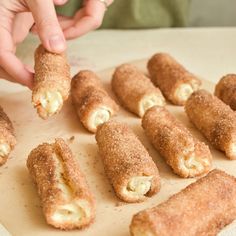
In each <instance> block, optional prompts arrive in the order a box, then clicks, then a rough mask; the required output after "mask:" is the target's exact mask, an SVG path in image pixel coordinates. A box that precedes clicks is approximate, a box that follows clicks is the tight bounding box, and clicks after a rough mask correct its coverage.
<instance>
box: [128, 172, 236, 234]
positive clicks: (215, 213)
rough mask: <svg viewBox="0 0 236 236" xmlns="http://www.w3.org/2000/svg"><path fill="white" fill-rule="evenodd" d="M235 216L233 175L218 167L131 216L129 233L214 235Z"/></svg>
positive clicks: (235, 182) (235, 189) (235, 181)
mask: <svg viewBox="0 0 236 236" xmlns="http://www.w3.org/2000/svg"><path fill="white" fill-rule="evenodd" d="M235 218H236V179H235V178H234V177H233V176H230V175H228V174H226V173H225V172H223V171H220V170H213V171H211V172H210V173H209V174H208V175H207V176H205V177H203V178H201V179H199V180H197V181H196V182H195V183H192V184H190V185H189V186H187V187H186V188H185V189H183V190H182V191H180V192H179V193H177V194H175V195H173V196H172V197H170V198H169V199H168V200H167V201H165V202H163V203H161V204H159V205H158V206H156V207H153V208H150V209H147V210H143V211H141V212H139V213H138V214H136V215H134V216H133V219H132V222H131V225H130V233H131V235H132V236H159V235H161V236H170V235H173V236H206V235H211V236H215V235H217V234H218V233H219V231H220V230H221V229H222V228H223V227H225V226H226V225H228V224H230V223H231V222H232V221H233V220H234V219H235Z"/></svg>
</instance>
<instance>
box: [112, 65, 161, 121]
mask: <svg viewBox="0 0 236 236" xmlns="http://www.w3.org/2000/svg"><path fill="white" fill-rule="evenodd" d="M112 89H113V91H114V92H115V94H116V96H117V98H118V99H119V101H120V103H121V104H122V105H123V106H124V107H125V108H127V109H128V110H129V111H131V112H133V113H135V114H137V115H138V116H140V117H141V116H142V115H141V114H140V108H139V104H140V102H141V100H142V99H143V98H144V97H145V96H148V95H149V96H150V95H155V96H156V97H158V100H159V102H160V104H162V105H163V106H164V105H165V99H164V97H163V95H162V93H161V91H160V89H159V88H157V87H155V86H154V85H153V84H152V82H151V80H150V79H149V78H148V77H146V76H145V75H144V74H143V73H142V72H141V71H139V70H138V69H137V68H136V67H135V66H133V65H131V64H123V65H121V66H119V67H117V68H116V70H115V72H114V74H113V78H112Z"/></svg>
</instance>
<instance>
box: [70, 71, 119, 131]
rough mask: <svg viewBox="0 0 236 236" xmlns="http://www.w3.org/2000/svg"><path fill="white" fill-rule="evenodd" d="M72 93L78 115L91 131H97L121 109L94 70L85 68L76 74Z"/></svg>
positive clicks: (72, 84)
mask: <svg viewBox="0 0 236 236" xmlns="http://www.w3.org/2000/svg"><path fill="white" fill-rule="evenodd" d="M71 94H72V101H73V104H74V107H75V109H76V111H77V114H78V117H79V119H80V121H81V123H82V124H83V125H84V127H85V128H86V129H88V130H89V131H90V132H93V133H95V132H96V130H97V126H98V125H100V124H102V123H104V122H105V121H108V120H109V119H110V118H111V116H113V115H115V114H116V113H117V111H118V110H119V107H118V105H117V104H116V103H115V102H114V101H113V100H112V99H111V98H110V97H109V95H108V93H107V92H106V91H105V89H104V88H103V86H102V83H101V81H100V79H99V78H98V77H97V75H96V74H95V73H94V72H92V71H89V70H84V71H81V72H79V73H78V74H77V75H75V76H74V78H73V79H72V83H71Z"/></svg>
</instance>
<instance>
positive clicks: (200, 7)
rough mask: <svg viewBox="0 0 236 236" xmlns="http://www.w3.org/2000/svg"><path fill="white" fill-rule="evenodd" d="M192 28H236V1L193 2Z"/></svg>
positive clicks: (190, 23)
mask: <svg viewBox="0 0 236 236" xmlns="http://www.w3.org/2000/svg"><path fill="white" fill-rule="evenodd" d="M189 25H190V26H236V0H191V8H190V19H189Z"/></svg>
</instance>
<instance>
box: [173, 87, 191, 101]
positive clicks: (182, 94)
mask: <svg viewBox="0 0 236 236" xmlns="http://www.w3.org/2000/svg"><path fill="white" fill-rule="evenodd" d="M193 92H194V90H193V88H192V86H191V85H190V84H186V83H185V84H181V85H180V86H179V87H178V88H177V89H176V92H175V96H176V97H177V98H178V99H179V100H181V101H184V102H185V101H186V100H187V99H188V98H189V97H190V95H191V94H192V93H193Z"/></svg>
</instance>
